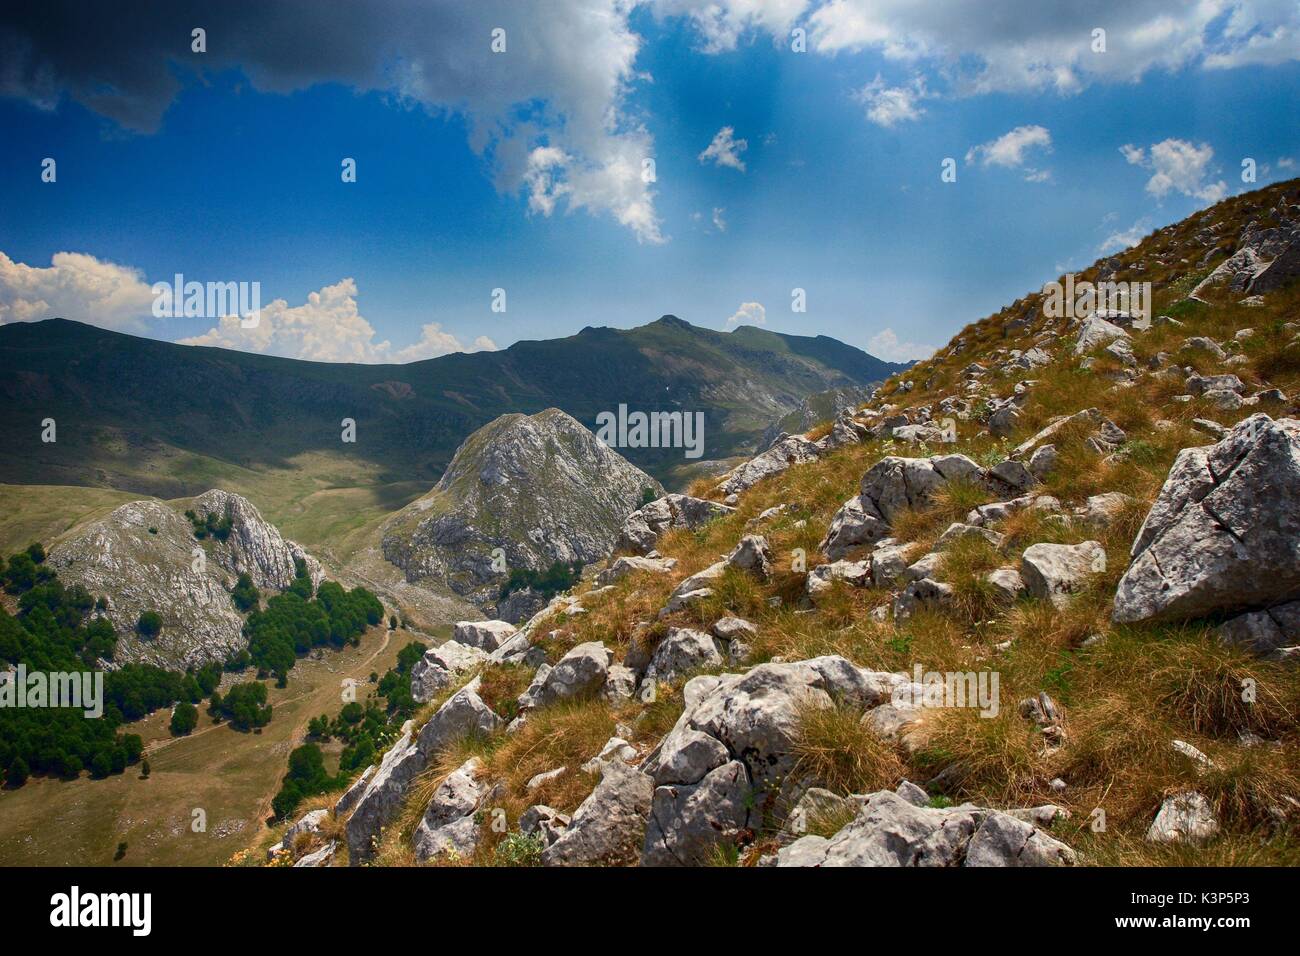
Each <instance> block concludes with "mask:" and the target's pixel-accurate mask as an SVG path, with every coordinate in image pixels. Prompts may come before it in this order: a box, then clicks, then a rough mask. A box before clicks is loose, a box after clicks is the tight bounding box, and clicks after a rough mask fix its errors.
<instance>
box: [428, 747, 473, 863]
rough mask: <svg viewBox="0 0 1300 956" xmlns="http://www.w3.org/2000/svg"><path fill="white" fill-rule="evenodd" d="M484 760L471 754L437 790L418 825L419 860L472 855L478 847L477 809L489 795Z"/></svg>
mask: <svg viewBox="0 0 1300 956" xmlns="http://www.w3.org/2000/svg"><path fill="white" fill-rule="evenodd" d="M482 768H483V761H482V760H480V759H479V758H478V757H471V758H470V759H469V760H467V761H465V763H463V764H461V765H460V766H459V767H457V768H456V769H455V770H453V771H452V772H451V773H450V774H448V775H447V779H446V780H444V781H443V782H442V783H440V784H439V785H438V788H437V789H436V790H434V791H433V797H432V798H431V799H430V800H429V805H428V807H426V808H425V811H424V816H422V817H421V818H420V822H419V824H418V825H417V826H416V828H415V859H416V860H417V861H418V862H420V863H425V862H427V861H429V860H431V859H434V858H435V857H438V856H445V855H453V856H456V857H460V858H465V857H468V856H471V855H472V854H473V853H474V850H475V849H476V848H477V847H478V838H479V826H478V823H477V822H476V821H475V819H474V811H476V810H477V809H478V808H479V806H480V805H481V804H482V803H483V801H484V799H485V798H486V797H487V795H488V792H489V788H488V787H486V786H485V785H484V784H483V783H482V782H481V781H480V780H479V779H478V774H479V772H480V771H481V770H482Z"/></svg>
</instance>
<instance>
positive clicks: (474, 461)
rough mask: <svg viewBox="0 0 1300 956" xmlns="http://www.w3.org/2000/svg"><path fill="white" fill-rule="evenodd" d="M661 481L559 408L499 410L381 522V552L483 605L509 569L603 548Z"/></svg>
mask: <svg viewBox="0 0 1300 956" xmlns="http://www.w3.org/2000/svg"><path fill="white" fill-rule="evenodd" d="M647 491H648V492H649V494H650V495H651V497H658V496H659V495H662V494H663V488H662V487H660V485H659V482H657V481H656V480H655V479H653V478H651V477H650V476H649V475H647V474H646V473H645V472H643V471H641V469H639V468H637V467H635V466H634V465H632V464H630V463H629V462H628V461H627V460H626V459H624V458H623V457H622V456H621V455H619V454H618V453H617V452H616V451H614V450H612V449H611V448H609V447H607V446H605V445H604V444H602V443H601V442H600V441H598V440H597V439H596V436H595V435H593V434H592V433H591V432H590V431H588V430H587V429H586V428H585V427H583V425H582V424H580V423H579V422H578V421H577V420H576V419H574V418H572V417H570V416H569V415H566V414H565V413H564V412H562V411H560V410H559V409H557V408H548V409H546V410H545V411H542V412H538V413H537V414H536V415H503V416H501V417H500V418H498V419H496V420H495V421H493V422H490V423H488V424H487V425H485V426H483V427H482V428H480V429H479V430H478V431H476V432H475V433H474V434H472V435H470V436H469V438H467V439H465V442H464V444H462V445H461V446H460V448H459V449H457V451H456V454H455V456H454V457H453V458H452V460H451V464H450V465H448V466H447V470H446V472H445V473H444V474H443V476H442V478H440V479H439V481H438V483H437V485H435V486H434V488H433V490H432V491H431V492H429V493H428V494H427V495H425V496H424V497H422V498H419V499H418V500H416V501H413V502H411V504H409V505H407V506H406V507H405V508H403V509H402V510H401V511H399V512H398V513H397V514H396V515H394V516H393V517H392V518H391V519H389V521H388V523H387V524H386V525H385V526H384V529H383V550H384V557H386V558H387V559H388V560H389V561H391V562H392V563H393V564H395V565H397V566H398V567H399V568H401V569H402V571H403V572H405V574H406V578H407V580H408V581H411V582H419V581H421V580H426V579H435V580H440V581H443V582H445V583H446V584H447V585H449V586H450V587H451V588H452V590H454V591H456V592H457V593H458V594H462V595H465V596H466V597H468V598H470V599H471V600H474V601H477V602H479V603H484V604H486V603H489V602H491V601H492V600H494V599H495V598H496V596H497V593H498V589H499V588H500V586H501V584H502V583H503V582H504V581H505V572H503V571H502V570H500V567H501V562H500V561H497V562H496V567H494V566H493V565H494V560H493V551H494V550H495V549H498V548H499V549H501V552H502V553H503V555H504V561H505V567H506V568H511V569H513V568H524V569H530V570H535V571H536V570H543V569H545V568H547V567H549V566H550V565H551V564H553V563H554V562H556V561H563V562H566V563H570V562H582V563H583V564H587V563H590V562H592V561H596V560H599V559H601V558H603V557H605V556H606V555H608V554H609V553H610V552H611V551H612V550H613V549H614V545H615V542H616V541H617V539H618V535H619V530H620V529H621V528H622V525H623V521H624V519H625V518H626V517H627V516H628V514H630V513H631V512H632V511H633V510H635V509H636V508H637V506H638V505H639V504H640V503H641V502H642V501H643V500H645V496H646V494H647Z"/></svg>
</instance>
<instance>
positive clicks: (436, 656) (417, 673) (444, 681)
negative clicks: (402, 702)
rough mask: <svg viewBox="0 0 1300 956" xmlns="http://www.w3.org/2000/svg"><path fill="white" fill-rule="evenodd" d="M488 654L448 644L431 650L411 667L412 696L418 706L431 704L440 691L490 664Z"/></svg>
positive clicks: (461, 645) (462, 645)
mask: <svg viewBox="0 0 1300 956" xmlns="http://www.w3.org/2000/svg"><path fill="white" fill-rule="evenodd" d="M487 658H488V655H487V654H485V653H484V652H483V651H482V650H480V649H479V648H477V647H471V646H469V645H468V644H461V643H460V642H459V641H447V642H445V643H443V644H440V645H438V646H437V647H431V648H429V649H428V650H427V651H425V652H424V656H423V657H421V658H420V659H419V660H418V661H416V662H415V666H413V667H412V668H411V697H412V698H414V700H415V702H416V703H417V704H427V703H428V702H429V701H431V700H433V698H434V697H436V696H437V695H438V692H439V691H441V690H444V689H445V688H448V687H450V686H451V685H452V684H454V683H456V680H457V678H459V677H460V676H461V675H462V674H467V673H469V672H470V671H472V670H473V669H474V668H476V667H478V666H479V665H480V664H482V663H483V662H484V661H486V660H487Z"/></svg>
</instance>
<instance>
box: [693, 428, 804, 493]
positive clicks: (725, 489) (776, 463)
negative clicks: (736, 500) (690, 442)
mask: <svg viewBox="0 0 1300 956" xmlns="http://www.w3.org/2000/svg"><path fill="white" fill-rule="evenodd" d="M821 452H822V449H821V448H820V447H819V446H818V445H817V444H816V443H815V442H811V441H809V440H808V439H807V438H804V437H803V436H802V435H787V436H786V437H785V438H782V439H781V440H780V441H778V442H777V443H776V444H774V445H773V446H772V447H771V448H769V449H768V450H767V451H765V452H763V453H762V454H761V455H758V456H756V457H754V458H751V459H750V460H749V461H747V462H745V463H744V464H742V465H739V466H738V467H736V468H735V469H734V470H732V471H730V472H728V473H727V475H726V476H725V477H724V478H723V480H722V483H721V484H719V485H718V487H717V491H718V492H719V493H720V494H724V495H731V494H739V493H740V492H742V491H746V490H748V489H750V488H752V487H754V485H756V484H758V483H759V482H760V481H762V480H763V479H764V478H770V477H771V476H773V475H779V474H780V473H781V472H783V471H785V470H786V469H787V468H789V467H790V466H791V465H802V464H807V463H808V462H810V461H816V460H817V458H818V457H819V456H820V455H821Z"/></svg>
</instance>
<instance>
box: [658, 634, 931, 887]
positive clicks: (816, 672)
mask: <svg viewBox="0 0 1300 956" xmlns="http://www.w3.org/2000/svg"><path fill="white" fill-rule="evenodd" d="M906 682H907V681H906V678H904V677H903V676H902V675H898V674H889V673H883V672H878V671H868V670H864V669H862V668H859V667H857V666H855V665H854V664H852V663H850V662H849V661H847V660H845V659H844V658H842V657H818V658H813V659H811V660H806V661H796V662H789V663H784V664H760V665H759V666H758V667H755V668H753V669H751V670H750V671H748V672H747V673H745V674H725V675H723V676H721V677H711V676H703V677H697V678H694V679H692V680H690V681H688V682H687V684H686V686H685V687H684V688H683V696H684V697H685V699H686V709H685V710H684V711H683V713H682V716H681V717H680V718H679V719H678V721H677V723H676V725H675V726H674V727H673V729H672V730H671V731H670V732H669V733H668V735H667V736H666V737H664V739H663V740H662V741H661V742H660V744H659V746H658V747H657V748H656V749H655V750H654V751H652V752H651V754H650V755H649V756H648V757H647V758H646V760H645V761H644V762H643V763H642V766H641V769H642V771H644V772H645V773H646V774H647V775H648V776H649V778H650V779H651V780H652V781H653V782H654V784H655V794H654V805H653V810H652V813H651V818H650V823H649V826H648V827H647V830H646V839H645V849H644V852H643V853H642V857H641V861H642V863H643V864H645V865H649V866H678V865H688V864H694V863H702V862H706V861H707V860H708V859H710V858H711V855H712V854H713V853H714V851H715V849H716V847H717V846H718V845H719V844H720V843H722V842H724V841H727V840H734V839H735V838H736V837H737V836H738V835H740V834H741V833H742V832H743V831H746V830H748V829H749V828H751V827H752V826H754V825H755V823H756V822H757V820H758V818H759V817H760V816H761V815H762V813H763V812H764V809H765V806H766V803H767V801H770V800H775V799H777V798H778V796H779V794H780V792H781V790H782V788H783V787H785V786H787V785H788V782H787V779H786V778H787V777H788V775H789V773H790V770H791V769H792V768H793V766H794V759H795V758H794V756H793V754H792V751H793V746H794V740H795V735H796V733H797V731H798V723H799V714H800V712H801V709H802V708H804V707H815V708H826V707H830V706H832V703H833V701H834V700H838V701H840V702H842V703H844V704H846V705H850V706H856V707H861V708H863V709H864V710H865V709H867V708H871V707H876V706H879V705H882V704H885V703H887V702H888V701H889V699H890V697H891V696H892V694H893V691H894V688H896V687H898V686H901V685H903V684H906Z"/></svg>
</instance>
